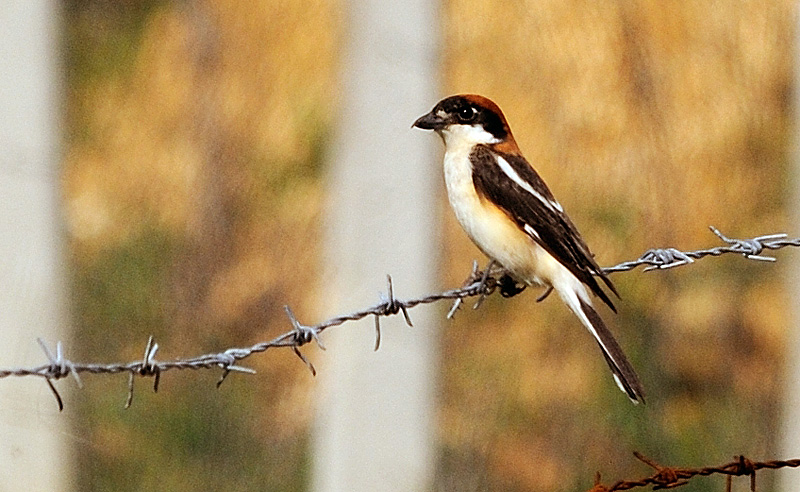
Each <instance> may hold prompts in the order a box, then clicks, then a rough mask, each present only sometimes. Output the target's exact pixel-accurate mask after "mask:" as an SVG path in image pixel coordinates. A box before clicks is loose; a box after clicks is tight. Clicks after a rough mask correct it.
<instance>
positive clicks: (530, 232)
mask: <svg viewBox="0 0 800 492" xmlns="http://www.w3.org/2000/svg"><path fill="white" fill-rule="evenodd" d="M523 229H525V232H527V233H528V235H529V236H533V237H535V238H536V239H539V240H541V239H542V238H541V237H539V233H538V232H536V229H534V228H533V227H531V226H530V224H525V225H524V226H523Z"/></svg>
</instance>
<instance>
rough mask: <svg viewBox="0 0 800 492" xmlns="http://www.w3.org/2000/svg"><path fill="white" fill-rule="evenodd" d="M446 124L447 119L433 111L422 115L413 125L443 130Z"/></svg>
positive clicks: (426, 128)
mask: <svg viewBox="0 0 800 492" xmlns="http://www.w3.org/2000/svg"><path fill="white" fill-rule="evenodd" d="M445 125H446V122H445V120H444V119H443V118H441V117H439V116H437V115H436V114H435V113H434V112H433V111H431V112H430V113H428V114H426V115H424V116H420V118H419V119H418V120H417V121H415V122H414V124H413V125H411V127H412V128H413V127H417V128H421V129H423V130H441V129H442V128H444V127H445Z"/></svg>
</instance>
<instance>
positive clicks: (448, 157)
mask: <svg viewBox="0 0 800 492" xmlns="http://www.w3.org/2000/svg"><path fill="white" fill-rule="evenodd" d="M453 140H455V139H453ZM453 140H450V141H448V140H447V136H446V135H445V142H446V143H447V150H446V152H445V156H444V180H445V184H446V186H447V197H448V199H449V201H450V206H451V207H452V208H453V212H455V215H456V219H458V222H459V223H460V224H461V227H463V228H464V231H465V232H466V233H467V235H468V236H469V237H470V239H472V241H473V242H474V243H475V244H476V245H477V246H478V248H480V250H481V251H483V253H484V254H486V255H487V256H488V257H489V258H492V259H494V260H495V261H497V262H498V263H499V264H500V265H502V266H503V268H505V269H506V270H509V271H510V272H512V273H513V275H514V276H515V277H516V278H517V279H518V280H520V281H523V282H526V283H528V284H543V285H551V284H552V283H553V281H554V280H556V278H558V277H564V276H569V277H572V275H571V274H569V271H568V270H567V269H566V268H565V267H564V266H563V265H561V264H560V263H559V262H557V261H556V260H555V259H554V258H553V257H552V256H551V255H550V254H549V253H547V252H546V251H545V250H544V248H542V247H541V246H539V245H538V244H537V243H536V242H535V241H534V240H533V239H531V237H530V236H528V235H527V234H526V233H524V232H522V231H521V230H520V229H519V228H518V227H517V226H516V224H515V223H514V222H512V221H511V219H510V218H509V217H508V216H507V215H506V214H505V213H504V212H502V211H501V210H499V209H498V208H496V207H493V206H491V205H490V204H488V203H487V202H486V200H482V199H481V198H480V197H479V196H478V193H477V192H476V191H475V185H474V184H473V181H472V164H471V163H470V160H469V153H470V151H471V149H472V145H471V144H467V143H466V142H465V143H464V144H463V145H457V144H459V143H461V142H458V141H453ZM454 144H455V145H454Z"/></svg>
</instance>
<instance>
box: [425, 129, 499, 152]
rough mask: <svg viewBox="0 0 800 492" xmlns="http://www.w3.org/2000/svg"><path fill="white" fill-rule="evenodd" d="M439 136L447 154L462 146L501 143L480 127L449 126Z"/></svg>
mask: <svg viewBox="0 0 800 492" xmlns="http://www.w3.org/2000/svg"><path fill="white" fill-rule="evenodd" d="M439 134H440V135H441V136H442V139H443V140H444V144H445V146H446V147H447V152H450V151H451V150H456V149H457V148H459V147H462V146H467V147H472V146H474V145H479V144H483V145H489V144H495V143H498V142H499V141H500V139H498V138H497V137H495V136H494V135H492V134H491V133H489V132H487V131H486V130H484V129H483V127H482V126H480V125H449V126H447V127H445V128H443V129H442V130H440V131H439Z"/></svg>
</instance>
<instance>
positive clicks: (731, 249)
mask: <svg viewBox="0 0 800 492" xmlns="http://www.w3.org/2000/svg"><path fill="white" fill-rule="evenodd" d="M710 229H711V231H712V232H713V233H714V234H716V235H717V236H718V237H719V238H720V239H721V240H722V241H723V242H725V243H726V245H725V246H717V247H713V248H709V249H703V250H697V251H680V250H678V249H675V248H660V249H650V250H647V251H645V252H644V253H643V254H642V255H641V256H640V257H639V258H638V259H636V260H633V261H626V262H623V263H620V264H618V265H615V266H612V267H607V268H603V271H604V272H606V273H615V272H625V271H630V270H633V269H635V268H636V267H638V266H642V265H644V266H645V268H644V271H650V270H654V269H661V270H663V269H668V268H674V267H678V266H682V265H687V264H690V263H694V261H695V260H697V259H700V258H703V257H706V256H720V255H723V254H727V253H735V254H741V255H742V256H744V257H745V258H748V259H751V260H758V261H776V259H775V258H773V257H770V256H763V255H762V252H763V251H764V250H765V249H766V250H777V249H780V248H783V247H786V246H794V247H797V246H800V238H795V239H788V236H787V235H786V234H769V235H764V236H757V237H754V238H752V239H730V238H728V237H726V236H724V235H723V234H722V233H721V232H719V231H718V230H717V229H715V228H714V227H711V228H710ZM502 273H503V271H502V269H496V268H493V263H492V262H490V264H489V266H488V267H487V269H486V271H485V272H482V271H480V270H479V269H478V263H477V262H474V264H473V268H472V271H471V273H470V275H469V276H468V277H467V279H466V281H465V282H464V284H463V285H462V286H461V287H459V288H455V289H450V290H446V291H443V292H440V293H437V294H431V295H427V296H423V297H419V298H414V299H407V300H400V299H397V298H396V297H395V295H394V286H393V284H392V277H391V276H389V275H387V277H386V278H387V293H386V294H385V295H384V294H381V301H380V302H379V303H378V304H375V305H374V306H371V307H368V308H366V309H362V310H360V311H355V312H353V313H350V314H344V315H340V316H336V317H334V318H330V319H328V320H326V321H322V322H320V323H317V324H315V325H303V324H301V323H300V322H299V321H298V320H297V318H296V317H295V315H294V313H293V312H292V310H291V308H289V306H286V307H285V309H286V316H287V317H288V318H289V322H290V323H291V325H292V327H293V328H292V330H290V331H287V332H286V333H283V334H282V335H279V336H277V337H276V338H273V339H272V340H269V341H264V342H259V343H256V344H254V345H251V346H249V347H238V348H236V347H235V348H229V349H226V350H224V351H222V352H217V353H210V354H203V355H198V356H195V357H189V358H184V359H175V360H170V361H159V360H156V359H155V356H156V353H157V351H158V348H159V347H158V344H157V343H156V342H155V340H154V339H153V337H152V336H151V337H150V338H149V340H148V341H147V345H146V347H145V350H144V355H143V357H142V359H141V360H136V361H132V362H128V363H111V364H98V363H80V362H74V361H71V360H69V359H67V358H66V357H65V356H64V350H63V345H62V343H61V342H57V343H56V347H55V348H56V350H55V355H53V353H52V352H51V351H50V348H49V347H48V346H47V344H45V342H44V341H42V340H41V339H37V341H38V342H39V345H40V346H41V348H42V351H43V352H44V353H45V357H46V358H47V363H46V364H42V365H39V366H36V367H31V368H15V369H0V379H2V378H7V377H25V376H34V377H41V378H43V379H44V380H45V382H46V383H47V385H48V387H49V388H50V390H51V392H52V393H53V395H54V397H55V399H56V402H57V404H58V408H59V410H63V408H64V403H63V400H62V398H61V395H59V393H58V390H57V389H56V387H55V385H54V384H53V381H57V380H59V379H62V378H66V377H70V376H71V377H72V378H73V379H75V381H76V383H77V384H78V386H79V387H82V382H81V379H80V376H79V374H80V373H84V372H85V373H90V374H118V373H128V395H127V399H126V402H125V408H128V407H130V405H131V403H132V402H133V390H134V379H135V378H136V376H139V377H153V391H158V383H159V381H160V378H161V374H162V373H164V372H166V371H169V370H178V369H195V370H197V369H211V368H220V369H221V370H222V375H221V377H220V379H219V380H218V381H217V387H219V385H221V384H222V383H223V382H224V381H225V379H226V378H227V377H228V375H229V374H230V373H232V372H239V373H245V374H255V372H256V371H255V370H253V369H251V368H249V367H245V366H241V365H239V364H238V363H239V362H240V361H241V360H243V359H246V358H247V357H250V356H252V355H254V354H258V353H262V352H265V351H267V350H268V349H271V348H281V347H288V348H291V349H292V351H293V352H294V353H295V354H296V355H297V356H298V357H299V358H300V360H302V361H303V363H304V364H305V365H306V366H307V367H308V368H309V370H310V371H311V373H312V374H314V375H316V369H315V368H314V365H313V364H312V363H311V361H309V360H308V358H307V357H306V356H305V355H304V354H303V353H302V352H301V351H300V347H302V346H303V345H305V344H307V343H310V342H316V344H317V345H318V346H319V347H320V348H321V349H323V350H324V349H325V346H324V345H323V344H322V340H321V339H320V335H321V334H322V332H323V331H325V330H327V329H328V328H331V327H334V326H339V325H342V324H344V323H347V322H349V321H357V320H360V319H364V318H367V317H369V316H373V317H374V320H375V350H378V348H379V347H380V342H381V326H380V320H381V318H382V317H389V316H394V315H397V314H401V313H402V315H403V318H404V320H405V322H406V324H407V325H408V326H412V323H411V318H410V316H409V314H408V311H409V309H411V308H413V307H416V306H419V305H421V304H431V303H435V302H438V301H442V300H454V301H455V302H454V303H453V306H452V308H451V309H450V311H449V312H448V313H447V317H448V318H451V317H452V316H453V315H454V314H455V312H456V311H457V310H458V309H459V307H460V306H461V304H462V302H463V300H464V299H466V298H469V297H476V296H480V298H479V300H478V303H477V304H476V305H475V307H476V308H477V306H478V305H479V304H480V302H481V301H482V300H483V298H485V297H486V296H489V295H491V294H492V293H494V292H495V290H496V288H497V286H498V279H497V276H498V275H500V274H502ZM548 293H549V291H546V292H545V293H544V294H543V295H542V296H540V297H539V299H538V300H541V299H544V297H546V295H547V294H548ZM619 490H621V489H619Z"/></svg>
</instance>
